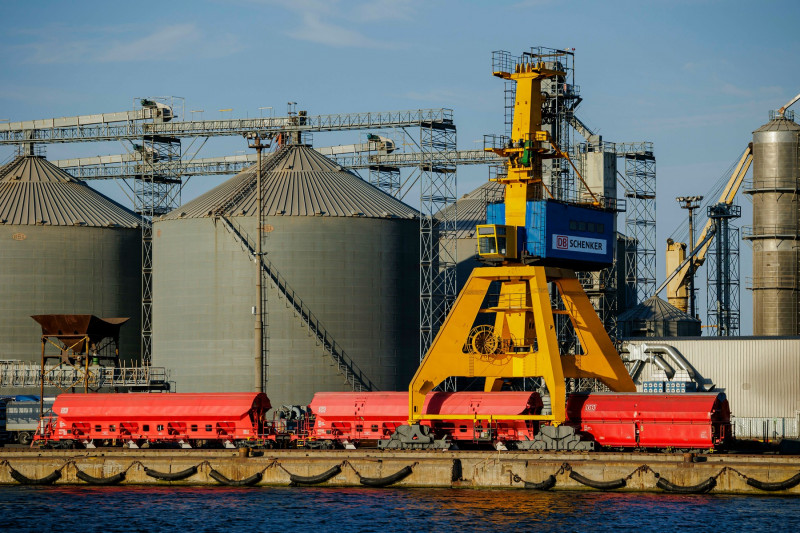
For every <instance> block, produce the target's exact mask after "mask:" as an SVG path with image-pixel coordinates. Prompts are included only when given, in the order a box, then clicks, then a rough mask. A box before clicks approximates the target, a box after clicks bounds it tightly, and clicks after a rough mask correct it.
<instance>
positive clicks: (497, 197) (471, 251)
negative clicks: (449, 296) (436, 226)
mask: <svg viewBox="0 0 800 533" xmlns="http://www.w3.org/2000/svg"><path fill="white" fill-rule="evenodd" d="M504 192H505V186H504V185H503V184H502V183H497V182H495V181H487V182H486V183H484V184H483V185H481V186H480V187H478V188H477V189H475V190H474V191H472V192H470V193H467V194H465V195H464V196H462V197H461V198H459V199H458V200H456V202H455V204H452V205H449V206H447V207H446V208H444V209H443V210H442V211H441V212H440V213H436V214H435V215H434V217H435V218H437V219H438V218H442V219H445V218H446V219H449V218H451V215H450V213H452V210H453V209H455V210H456V215H457V216H456V258H457V260H458V264H457V265H456V290H457V291H460V290H461V287H463V286H464V284H465V283H466V282H467V278H469V275H470V273H471V272H472V269H474V268H477V267H481V266H485V265H484V264H483V263H481V262H480V261H478V260H477V259H476V253H477V244H478V241H477V240H476V238H475V226H477V225H478V224H486V204H487V203H490V202H502V201H503V199H504V198H505V194H504Z"/></svg>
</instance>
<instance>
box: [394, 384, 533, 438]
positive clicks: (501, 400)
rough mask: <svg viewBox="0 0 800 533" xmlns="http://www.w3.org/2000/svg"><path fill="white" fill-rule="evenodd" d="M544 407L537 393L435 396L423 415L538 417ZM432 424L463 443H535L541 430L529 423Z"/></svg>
mask: <svg viewBox="0 0 800 533" xmlns="http://www.w3.org/2000/svg"><path fill="white" fill-rule="evenodd" d="M406 404H408V395H406ZM542 407H543V404H542V398H541V397H540V396H539V394H538V393H536V392H435V393H432V394H428V396H427V397H426V398H425V405H424V406H423V411H424V412H425V413H426V414H436V415H483V416H487V415H488V416H499V415H538V414H541V412H542ZM406 409H407V407H406ZM431 423H432V424H433V425H434V427H435V428H436V430H437V433H449V434H450V435H451V437H452V438H453V439H454V440H461V441H479V440H491V441H503V442H508V441H525V440H533V437H534V436H535V434H536V431H537V429H538V424H537V423H535V422H533V421H530V420H491V421H490V420H447V419H445V420H435V421H432V422H431Z"/></svg>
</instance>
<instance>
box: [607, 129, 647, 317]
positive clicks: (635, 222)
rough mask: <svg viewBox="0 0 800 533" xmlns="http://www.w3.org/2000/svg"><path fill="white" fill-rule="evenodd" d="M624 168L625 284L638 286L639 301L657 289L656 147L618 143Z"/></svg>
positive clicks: (645, 143) (636, 302)
mask: <svg viewBox="0 0 800 533" xmlns="http://www.w3.org/2000/svg"><path fill="white" fill-rule="evenodd" d="M616 150H617V156H618V157H619V158H620V159H622V161H623V162H624V165H625V181H624V183H625V198H626V203H627V211H626V212H625V232H626V235H627V236H628V237H630V238H631V241H630V242H629V246H628V247H627V248H626V250H625V276H626V279H625V283H626V285H635V286H636V301H635V302H629V306H631V307H632V306H633V305H636V304H638V303H641V302H643V301H645V300H646V299H648V298H649V297H651V296H652V295H653V293H654V292H655V289H656V158H655V156H654V155H653V143H651V142H637V143H617V144H616Z"/></svg>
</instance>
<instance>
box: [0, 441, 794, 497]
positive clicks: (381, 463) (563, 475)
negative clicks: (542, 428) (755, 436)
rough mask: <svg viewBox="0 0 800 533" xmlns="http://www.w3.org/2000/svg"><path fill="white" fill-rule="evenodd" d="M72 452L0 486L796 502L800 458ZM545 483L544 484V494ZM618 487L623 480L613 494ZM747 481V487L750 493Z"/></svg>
mask: <svg viewBox="0 0 800 533" xmlns="http://www.w3.org/2000/svg"><path fill="white" fill-rule="evenodd" d="M82 452H83V453H76V452H75V451H74V450H69V451H67V450H63V451H62V450H52V451H51V450H45V451H42V450H2V451H0V484H18V483H20V482H21V481H20V479H22V480H23V481H22V482H23V483H24V482H25V480H28V482H30V481H35V480H42V479H45V478H47V477H48V476H51V477H52V475H53V472H54V471H59V473H60V476H59V477H58V479H56V480H55V481H54V483H55V484H86V483H89V484H110V482H111V483H114V484H116V483H119V484H151V485H152V484H162V485H164V484H167V485H169V484H172V485H224V484H225V480H228V481H231V482H233V483H235V482H238V481H242V480H249V481H250V482H251V483H252V484H253V485H260V486H286V485H291V484H293V482H292V476H319V475H320V474H322V473H324V472H329V473H330V472H334V473H333V474H331V477H330V478H329V479H326V480H324V481H323V482H320V483H319V484H318V485H317V486H326V487H354V486H364V485H370V484H372V485H373V486H374V485H380V484H381V483H380V482H381V480H383V481H384V482H385V481H387V480H390V479H391V478H392V476H397V474H403V473H405V474H406V475H405V477H402V478H401V479H397V480H395V481H393V482H391V483H388V484H387V486H392V487H441V488H498V489H499V488H504V489H526V488H528V489H530V488H533V487H539V488H546V489H548V490H598V488H593V486H592V485H597V486H600V490H609V489H610V487H611V486H614V487H617V488H615V489H613V490H619V491H637V492H676V491H680V490H681V489H682V488H686V487H694V488H695V490H696V491H701V489H702V492H711V493H718V494H762V495H764V494H780V495H795V496H800V456H767V455H758V456H757V455H725V454H716V455H714V454H712V455H699V454H698V455H695V454H669V453H658V454H656V453H652V454H650V453H633V454H630V453H626V454H622V453H596V452H595V453H576V452H488V451H486V452H469V451H458V452H454V451H378V450H332V451H298V450H266V451H264V452H263V453H261V452H252V453H250V450H214V451H208V450H181V451H178V450H100V449H98V450H86V451H82ZM335 467H338V470H337V469H336V468H335ZM187 470H188V471H190V472H191V471H193V470H194V473H192V474H191V475H189V476H188V477H186V478H185V479H182V480H179V481H164V480H160V479H157V478H156V477H153V475H151V474H153V473H154V472H156V473H177V472H185V471H187ZM220 474H221V475H222V480H223V481H220V479H219V477H220V476H219V475H220ZM15 475H16V477H15ZM20 476H21V477H20ZM550 476H553V478H552V480H551V481H554V483H551V485H552V486H547V482H548V480H550V479H551V478H550ZM793 478H794V480H795V481H796V483H794V484H793V486H791V487H788V488H783V490H765V489H764V486H765V485H764V483H779V482H785V481H787V480H790V481H791V480H792V479H793ZM710 479H711V480H713V481H709V480H710ZM376 480H377V483H376ZM620 480H623V481H624V483H623V484H622V485H621V486H619V482H620ZM659 480H663V481H661V483H662V485H663V486H660V485H659ZM748 480H755V485H754V484H752V483H750V484H748ZM542 482H545V486H544V487H543V486H542V485H540V484H541V483H542ZM587 482H588V483H589V484H588V485H587ZM665 482H666V484H665ZM789 484H790V485H791V484H792V483H789ZM759 485H760V488H759ZM771 488H772V489H775V487H774V486H772V487H771Z"/></svg>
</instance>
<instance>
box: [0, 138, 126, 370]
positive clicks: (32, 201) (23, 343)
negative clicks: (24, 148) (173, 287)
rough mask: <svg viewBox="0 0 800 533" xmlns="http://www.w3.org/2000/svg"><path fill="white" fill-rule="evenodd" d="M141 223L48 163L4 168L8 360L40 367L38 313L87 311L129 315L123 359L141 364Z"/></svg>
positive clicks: (0, 277)
mask: <svg viewBox="0 0 800 533" xmlns="http://www.w3.org/2000/svg"><path fill="white" fill-rule="evenodd" d="M140 224H141V219H140V217H139V216H137V215H136V214H135V213H133V212H132V211H130V210H129V209H127V208H125V207H123V206H121V205H119V204H118V203H116V202H114V201H113V200H111V199H109V198H107V197H105V196H103V195H102V194H99V193H98V192H96V191H94V190H93V189H92V188H90V187H89V186H88V185H86V184H85V183H83V182H81V181H79V180H77V179H75V178H73V177H72V176H70V175H69V174H67V173H66V172H64V171H63V170H61V169H60V168H58V167H56V166H54V165H52V164H50V163H49V162H48V161H47V160H46V159H45V158H43V157H40V156H37V155H33V154H31V153H28V154H24V155H20V156H18V157H16V158H15V159H14V160H13V161H11V162H10V163H8V164H7V165H5V166H4V167H3V168H2V169H0V242H2V248H0V253H1V254H2V259H3V261H2V269H0V339H2V342H0V359H2V360H14V361H23V362H36V363H38V362H39V360H40V358H41V351H42V343H41V340H40V337H41V334H42V330H41V328H40V326H39V324H37V323H36V322H35V321H34V320H33V319H32V318H31V315H42V314H56V313H63V314H76V313H83V314H87V315H96V316H99V317H109V318H111V317H129V318H130V320H129V322H128V324H127V325H126V327H125V328H123V329H122V332H121V339H120V355H121V357H122V359H123V360H124V361H128V362H132V361H138V358H139V328H140V322H139V317H140V313H141V311H140V309H141V298H140V292H141V291H140V279H141V270H140V265H141V259H140V257H141V227H140ZM47 348H48V353H51V352H52V350H53V349H54V346H50V345H48V346H47Z"/></svg>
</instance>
